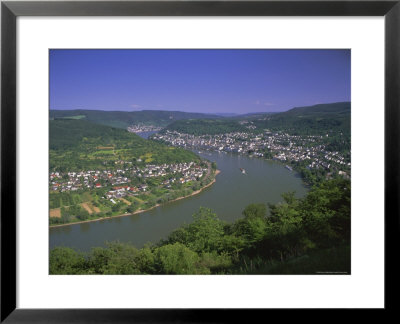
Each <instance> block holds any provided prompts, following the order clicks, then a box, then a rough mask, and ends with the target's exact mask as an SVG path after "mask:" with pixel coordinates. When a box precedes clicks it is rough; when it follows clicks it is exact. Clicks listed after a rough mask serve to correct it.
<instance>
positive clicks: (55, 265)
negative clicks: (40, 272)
mask: <svg viewBox="0 0 400 324" xmlns="http://www.w3.org/2000/svg"><path fill="white" fill-rule="evenodd" d="M49 263H50V264H49V269H50V274H79V273H83V272H84V271H85V269H86V268H87V266H86V263H85V258H84V256H83V255H82V254H81V253H78V252H76V251H75V250H73V249H71V248H67V247H56V248H54V249H53V250H51V251H50V260H49Z"/></svg>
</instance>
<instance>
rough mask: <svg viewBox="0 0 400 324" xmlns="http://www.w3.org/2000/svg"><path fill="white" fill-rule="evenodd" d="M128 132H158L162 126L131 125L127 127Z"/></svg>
mask: <svg viewBox="0 0 400 324" xmlns="http://www.w3.org/2000/svg"><path fill="white" fill-rule="evenodd" d="M127 130H128V132H131V133H135V134H137V133H144V132H158V131H160V130H162V127H158V126H154V125H140V124H138V125H131V126H128V127H127Z"/></svg>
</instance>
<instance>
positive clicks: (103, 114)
mask: <svg viewBox="0 0 400 324" xmlns="http://www.w3.org/2000/svg"><path fill="white" fill-rule="evenodd" d="M191 118H221V117H219V116H217V115H212V114H202V113H188V112H182V111H162V110H142V111H104V110H80V109H77V110H50V119H84V120H87V121H91V122H93V123H96V124H101V125H107V126H112V127H117V128H124V129H126V128H127V127H128V126H130V125H138V124H145V125H154V126H161V127H165V126H167V125H169V124H171V123H172V122H174V121H176V120H181V119H191Z"/></svg>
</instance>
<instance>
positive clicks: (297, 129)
mask: <svg viewBox="0 0 400 324" xmlns="http://www.w3.org/2000/svg"><path fill="white" fill-rule="evenodd" d="M350 113H351V103H350V102H339V103H331V104H320V105H314V106H307V107H296V108H293V109H291V110H288V111H285V112H281V113H257V114H247V115H241V116H235V117H232V118H224V119H217V120H216V119H188V120H178V121H175V122H173V123H171V124H170V125H168V126H167V127H166V129H167V130H170V131H178V132H180V133H187V134H194V135H204V134H210V135H214V134H222V133H229V132H235V131H247V132H249V131H251V132H256V133H258V132H262V131H264V130H265V129H269V130H271V131H284V132H288V133H291V134H292V135H315V134H325V133H327V132H331V133H337V132H342V133H343V134H345V135H346V136H347V135H348V136H350Z"/></svg>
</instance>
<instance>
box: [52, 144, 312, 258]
mask: <svg viewBox="0 0 400 324" xmlns="http://www.w3.org/2000/svg"><path fill="white" fill-rule="evenodd" d="M199 155H200V156H202V157H204V158H206V159H208V160H210V161H215V162H216V163H217V167H218V169H219V170H220V171H221V173H220V174H219V175H217V181H216V183H214V184H213V185H212V186H210V187H208V188H206V189H204V190H203V191H202V192H201V193H199V194H197V195H195V196H192V197H188V198H185V199H181V200H178V201H175V202H171V203H167V204H165V205H163V206H160V207H157V208H154V209H152V210H149V211H147V212H143V213H140V214H135V215H129V216H124V217H117V218H112V219H104V220H100V221H96V222H89V223H82V224H75V225H68V226H63V227H54V228H50V239H49V245H50V248H53V247H55V246H68V247H73V248H76V249H79V250H81V251H89V250H90V248H91V247H95V246H104V245H105V244H104V243H105V242H106V241H115V240H119V241H120V242H130V243H132V244H134V245H135V246H136V247H138V248H140V247H142V246H143V245H144V244H145V243H146V242H158V241H159V240H160V239H161V238H165V237H167V236H168V234H169V233H171V231H173V230H174V229H176V228H178V227H179V226H181V225H182V224H184V223H190V222H191V221H192V215H193V213H195V212H196V211H197V210H198V209H199V207H200V206H204V207H208V208H211V209H212V210H214V211H215V212H216V213H217V215H218V217H219V218H220V219H223V220H226V221H229V222H232V221H235V220H236V219H238V218H240V217H242V215H241V213H242V211H243V209H244V208H245V207H246V206H247V205H248V204H251V203H277V202H279V201H281V200H282V198H281V194H282V193H284V192H288V191H295V192H296V196H297V197H301V196H304V195H305V193H306V192H307V188H306V187H305V186H304V185H303V183H302V181H301V179H300V177H299V176H298V175H297V174H296V173H295V172H294V171H289V170H288V169H286V168H285V167H284V166H282V165H280V164H278V163H276V162H273V161H266V160H263V159H259V158H250V157H247V156H241V155H236V154H230V153H218V152H203V153H200V154H199ZM239 168H244V169H245V170H246V174H242V173H241V172H240V169H239Z"/></svg>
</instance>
